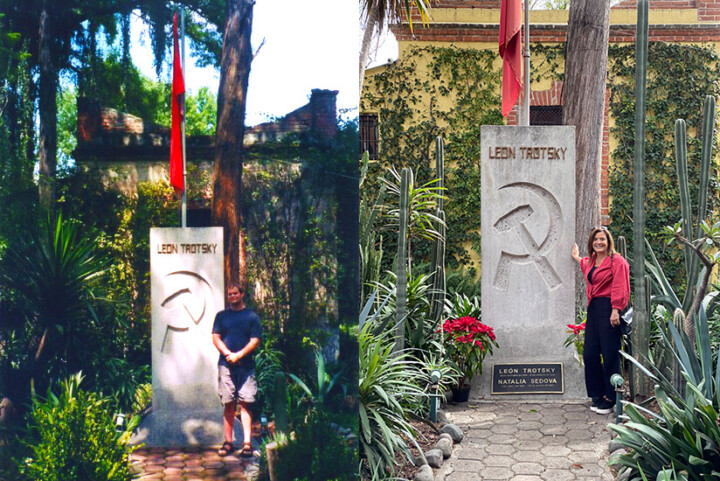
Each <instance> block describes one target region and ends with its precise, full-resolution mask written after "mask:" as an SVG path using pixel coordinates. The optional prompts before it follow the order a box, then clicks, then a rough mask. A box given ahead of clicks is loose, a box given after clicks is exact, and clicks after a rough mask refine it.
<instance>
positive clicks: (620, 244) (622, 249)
mask: <svg viewBox="0 0 720 481" xmlns="http://www.w3.org/2000/svg"><path fill="white" fill-rule="evenodd" d="M616 247H617V251H618V253H619V254H620V255H621V256H623V257H624V258H625V259H627V258H628V253H627V239H625V236H620V237H618V238H617V246H616Z"/></svg>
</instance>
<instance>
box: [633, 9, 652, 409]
mask: <svg viewBox="0 0 720 481" xmlns="http://www.w3.org/2000/svg"><path fill="white" fill-rule="evenodd" d="M647 51H648V0H638V3H637V38H636V42H635V159H634V164H633V175H634V181H633V221H634V222H633V270H634V271H635V282H634V291H635V298H636V299H644V298H645V210H644V209H645V91H646V84H647ZM643 304H644V302H639V303H638V305H637V307H636V308H635V321H634V323H635V329H633V336H632V342H633V344H634V345H635V347H636V349H635V350H634V354H635V359H637V360H638V361H639V360H641V359H642V358H643V357H644V358H647V357H648V351H649V347H650V323H649V322H648V312H647V309H646V306H644V305H643ZM630 389H631V393H632V394H633V395H638V394H639V395H641V396H648V395H649V394H650V382H649V379H648V378H647V376H645V375H644V374H643V373H642V372H639V371H638V370H637V369H635V368H633V369H632V370H631V383H630Z"/></svg>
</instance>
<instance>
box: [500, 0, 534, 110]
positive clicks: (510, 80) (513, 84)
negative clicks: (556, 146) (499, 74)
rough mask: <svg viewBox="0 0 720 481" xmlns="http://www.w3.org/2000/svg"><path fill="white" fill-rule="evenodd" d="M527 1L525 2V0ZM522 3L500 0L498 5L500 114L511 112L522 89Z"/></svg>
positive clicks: (516, 0) (518, 0) (513, 0)
mask: <svg viewBox="0 0 720 481" xmlns="http://www.w3.org/2000/svg"><path fill="white" fill-rule="evenodd" d="M526 1H527V0H526ZM521 12H522V1H521V0H502V3H501V5H500V56H501V57H502V58H503V80H502V114H503V116H504V117H507V115H508V114H509V113H510V111H511V110H512V108H513V106H514V105H515V102H517V99H518V97H519V96H520V89H521V88H522V77H521V75H522V73H521V71H520V64H521V63H522V53H521V40H520V25H521V23H522V18H521Z"/></svg>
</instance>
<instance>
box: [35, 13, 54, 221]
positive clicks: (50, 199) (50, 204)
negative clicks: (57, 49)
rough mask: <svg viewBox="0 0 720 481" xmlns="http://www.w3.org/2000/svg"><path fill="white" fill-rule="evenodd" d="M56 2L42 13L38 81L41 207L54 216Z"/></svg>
mask: <svg viewBox="0 0 720 481" xmlns="http://www.w3.org/2000/svg"><path fill="white" fill-rule="evenodd" d="M52 3H53V2H52V1H49V0H45V2H43V8H42V11H41V12H40V31H39V38H40V54H39V57H38V60H39V65H40V78H39V83H40V85H39V87H40V88H39V90H40V95H39V97H40V99H39V112H40V138H39V152H38V154H39V160H40V167H39V171H40V180H39V182H38V183H39V196H40V205H41V206H43V207H44V208H45V209H46V210H48V211H49V212H50V213H51V215H52V214H54V211H55V176H56V172H57V103H56V98H55V95H56V93H57V86H58V76H57V71H56V70H55V66H54V65H53V61H52V54H51V48H50V42H52V38H53V32H52V23H53V17H52V10H51V4H52Z"/></svg>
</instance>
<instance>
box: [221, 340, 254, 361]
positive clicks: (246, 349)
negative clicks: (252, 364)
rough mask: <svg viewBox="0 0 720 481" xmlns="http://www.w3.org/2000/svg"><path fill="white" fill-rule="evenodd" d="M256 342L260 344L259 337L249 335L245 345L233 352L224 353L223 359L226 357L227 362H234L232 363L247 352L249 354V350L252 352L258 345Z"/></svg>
mask: <svg viewBox="0 0 720 481" xmlns="http://www.w3.org/2000/svg"><path fill="white" fill-rule="evenodd" d="M213 337H214V336H213ZM213 341H214V339H213ZM221 342H222V341H221ZM258 344H260V339H259V338H257V337H251V338H250V342H248V343H247V344H245V347H243V348H242V349H240V350H239V351H238V352H233V353H230V354H229V355H226V356H225V359H227V362H229V363H231V364H234V363H236V362H238V361H239V360H240V359H242V358H243V357H245V356H247V355H248V354H250V353H251V352H253V351H254V350H255V348H256V347H258ZM223 345H224V344H223ZM226 349H227V348H226ZM221 352H222V351H221Z"/></svg>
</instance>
